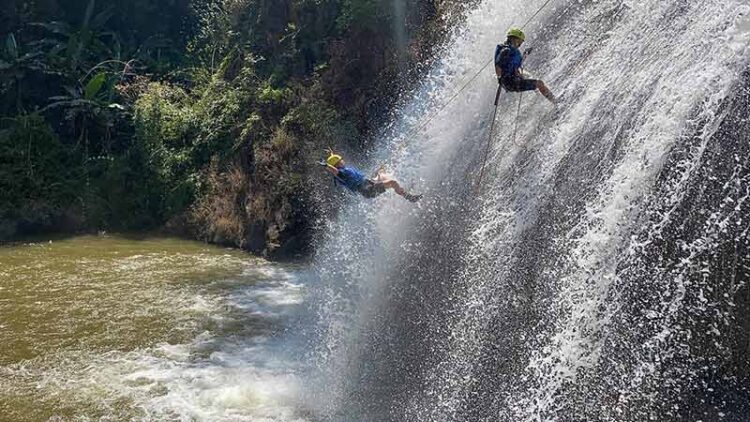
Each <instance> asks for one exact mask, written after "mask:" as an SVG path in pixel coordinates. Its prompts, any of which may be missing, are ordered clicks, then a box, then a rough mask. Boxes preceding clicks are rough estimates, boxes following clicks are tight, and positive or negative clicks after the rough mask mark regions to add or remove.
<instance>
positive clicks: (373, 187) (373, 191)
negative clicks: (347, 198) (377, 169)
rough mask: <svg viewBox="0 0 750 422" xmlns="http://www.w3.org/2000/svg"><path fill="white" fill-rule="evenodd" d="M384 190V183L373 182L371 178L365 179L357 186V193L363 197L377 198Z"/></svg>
mask: <svg viewBox="0 0 750 422" xmlns="http://www.w3.org/2000/svg"><path fill="white" fill-rule="evenodd" d="M385 190H386V189H385V185H383V184H382V183H375V182H373V181H372V180H367V181H366V182H365V183H363V184H362V186H360V187H359V193H361V194H362V196H364V197H365V198H377V197H378V196H380V195H382V194H384V193H385Z"/></svg>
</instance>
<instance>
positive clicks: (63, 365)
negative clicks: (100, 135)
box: [0, 235, 304, 421]
mask: <svg viewBox="0 0 750 422" xmlns="http://www.w3.org/2000/svg"><path fill="white" fill-rule="evenodd" d="M300 274H301V270H300V269H299V268H295V267H294V266H280V265H276V264H271V263H268V262H265V261H263V260H260V259H257V258H253V257H251V256H249V255H247V254H244V253H242V252H239V251H234V250H228V249H223V248H219V247H214V246H208V245H205V244H202V243H197V242H190V241H185V240H176V239H163V238H129V237H123V236H114V235H100V236H83V237H75V238H67V239H60V240H52V241H49V240H45V241H40V242H31V243H17V244H13V245H5V246H2V247H0V421H48V420H51V421H67V420H71V421H89V420H92V421H93V420H97V421H99V420H112V421H115V420H118V421H119V420H175V421H200V420H206V421H208V420H211V421H214V420H227V421H229V420H231V421H235V420H248V421H297V420H302V419H299V418H297V417H296V416H295V411H294V409H293V408H294V406H293V405H292V404H291V403H292V402H293V400H294V397H295V395H296V391H297V388H298V377H297V374H296V372H295V371H296V369H295V368H296V365H295V363H294V361H293V359H291V358H287V357H286V355H287V353H285V352H286V351H287V350H286V347H285V346H284V340H283V336H284V332H285V331H286V329H287V327H286V325H287V322H288V321H289V319H290V318H291V317H292V316H293V315H295V313H296V312H297V310H298V308H299V307H300V305H301V304H302V302H303V297H304V288H303V285H302V283H301V282H300V281H299V280H300V279H301V278H302V277H301V276H300Z"/></svg>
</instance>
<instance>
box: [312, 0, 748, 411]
mask: <svg viewBox="0 0 750 422" xmlns="http://www.w3.org/2000/svg"><path fill="white" fill-rule="evenodd" d="M544 3H545V2H543V1H541V0H536V1H531V2H519V1H508V2H499V1H494V0H487V1H484V2H482V3H481V4H480V5H478V7H477V8H476V9H475V10H474V11H473V12H472V13H471V14H470V15H469V16H467V19H466V22H465V24H464V26H463V27H462V28H461V29H460V30H458V31H457V32H456V34H455V35H454V37H453V42H452V43H451V44H450V45H449V46H448V47H447V48H446V49H445V50H444V52H443V55H442V58H441V60H440V62H439V63H438V65H437V66H436V67H435V69H434V71H433V72H432V73H431V74H430V75H429V76H428V77H427V78H426V80H425V82H424V84H423V86H422V89H421V90H420V91H419V92H417V93H416V95H415V97H414V100H413V101H412V102H411V103H410V104H409V105H407V106H406V107H404V108H403V110H401V112H400V117H399V118H397V119H395V121H394V124H393V126H392V127H390V128H388V130H385V131H384V132H383V133H384V134H383V135H382V145H383V148H382V149H381V151H380V152H379V153H378V156H377V160H380V161H383V162H387V163H388V164H389V165H390V166H391V167H392V168H393V169H394V171H395V173H396V174H397V175H398V176H399V178H401V179H403V180H404V181H406V182H407V184H408V185H413V186H418V187H419V188H421V189H423V190H424V191H425V193H426V199H425V201H424V202H423V203H422V204H421V205H420V206H419V207H416V208H415V207H413V206H412V205H411V204H408V203H406V202H405V201H402V200H400V199H399V198H395V197H386V198H385V199H379V200H377V201H375V202H366V201H361V200H359V199H352V200H351V201H350V204H349V205H348V206H346V207H344V208H343V209H342V210H341V213H340V215H339V217H338V219H337V220H335V221H331V222H328V223H327V226H326V232H327V233H330V234H331V235H330V236H329V237H328V238H327V239H325V240H323V241H321V242H320V244H319V245H318V248H317V251H318V253H317V257H316V259H315V265H316V267H317V269H318V274H319V277H320V280H319V282H318V283H317V285H316V286H315V287H313V293H312V294H313V300H312V303H313V304H314V305H315V306H316V313H317V316H318V318H317V321H316V332H315V335H314V336H312V337H313V339H312V340H311V341H312V342H313V343H314V346H315V347H314V353H313V355H312V358H313V359H312V361H313V362H314V364H315V370H314V371H313V373H314V375H313V376H312V377H313V378H312V380H311V385H315V391H314V392H310V393H309V395H308V399H309V400H308V406H310V407H311V408H312V413H313V414H315V415H317V417H318V418H320V419H322V420H341V421H352V420H357V421H386V420H394V421H484V420H486V421H498V420H499V421H641V420H659V421H666V420H706V421H708V420H738V421H740V420H750V406H748V405H747V404H746V403H747V402H748V399H750V391H748V390H747V387H748V386H747V384H746V382H747V380H748V376H750V365H748V358H747V352H748V351H749V349H750V336H748V334H747V329H748V327H750V320H749V319H748V317H747V315H746V314H747V311H748V309H750V293H749V292H748V287H747V286H746V284H745V283H746V281H747V280H748V275H749V274H748V273H749V272H750V255H749V254H750V252H749V249H748V242H749V241H748V230H750V226H748V224H750V218H748V217H750V214H748V207H749V206H750V161H749V160H750V158H749V157H750V154H749V153H750V145H748V144H749V143H750V135H749V134H750V120H749V119H748V117H747V116H748V110H750V91H749V88H750V73H748V72H747V68H748V64H750V48H749V47H748V44H749V43H750V4H748V3H747V1H746V0H708V1H696V0H669V1H656V0H640V1H639V0H627V1H622V0H618V1H615V0H598V1H579V2H566V1H553V2H551V3H550V4H549V5H548V6H547V7H546V8H545V9H544V10H543V13H541V14H540V15H539V16H538V17H537V18H536V19H535V20H534V21H532V23H531V24H530V25H529V26H527V27H526V28H525V29H526V32H527V36H528V37H529V39H530V41H531V42H530V43H529V44H532V45H533V46H534V47H535V51H534V53H533V55H531V56H530V57H529V59H528V60H527V63H526V67H527V68H528V69H529V70H532V71H533V72H534V74H535V75H537V76H539V77H540V78H541V79H544V80H545V81H546V82H547V84H548V86H550V87H551V88H552V90H553V91H554V92H555V93H556V94H559V95H560V96H561V98H562V104H561V105H560V106H559V107H557V108H554V107H552V106H551V105H550V104H549V103H547V102H546V101H545V100H544V99H543V98H542V97H541V96H539V95H538V94H533V93H532V94H525V95H523V96H522V97H521V98H522V100H521V101H522V110H523V112H522V113H521V114H520V115H519V116H516V113H515V110H516V104H517V103H516V102H517V101H518V100H519V94H509V93H503V94H502V96H501V103H500V113H499V114H498V121H497V127H496V131H495V135H494V138H493V149H492V152H491V154H490V157H489V160H488V164H487V169H488V172H487V174H486V175H485V177H484V183H483V185H482V187H481V192H480V193H479V194H477V193H476V191H475V190H474V189H473V186H472V183H473V180H474V178H475V177H476V174H477V173H478V166H479V165H480V164H481V158H482V155H483V147H484V142H485V139H486V137H487V132H488V129H489V119H490V116H491V112H492V110H491V103H492V98H493V96H494V91H495V87H496V85H495V82H494V78H492V77H491V75H492V71H491V70H490V69H489V68H488V69H487V71H486V73H487V75H486V77H481V78H480V79H479V80H478V82H476V83H474V84H473V85H471V86H470V88H469V89H467V90H466V91H464V92H462V93H461V95H460V96H459V97H458V98H457V99H456V100H455V101H454V102H452V103H451V104H449V105H448V107H446V108H445V109H444V110H442V111H441V112H440V114H439V115H438V116H437V118H435V119H434V120H433V121H432V122H431V123H430V124H429V125H428V126H427V127H426V128H425V129H424V130H422V131H420V132H419V133H418V134H416V135H414V134H409V130H410V128H413V127H416V126H417V125H419V124H420V122H423V121H425V119H427V118H428V116H430V114H431V113H434V112H436V110H437V109H438V106H439V105H440V104H443V103H444V102H445V101H446V100H447V99H448V98H450V97H451V96H452V95H453V93H454V92H455V88H452V87H457V86H461V84H462V83H463V82H465V81H466V80H467V79H468V78H469V77H471V76H472V74H473V72H475V71H476V70H477V69H479V68H481V66H482V65H483V64H484V63H486V61H487V60H488V59H489V58H490V57H491V55H492V53H493V51H494V47H495V45H496V44H497V43H498V42H500V41H502V38H503V33H504V30H505V29H506V28H508V27H510V26H511V25H514V24H515V25H518V24H520V23H523V22H524V21H525V20H526V19H527V18H528V17H529V16H530V15H531V14H532V13H534V11H536V10H538V9H539V7H540V6H542V5H543V4H544ZM516 122H517V123H518V135H517V137H515V139H513V137H512V133H513V130H514V127H513V126H514V124H515V123H516ZM407 135H409V136H407ZM377 160H374V161H373V162H372V163H371V164H373V165H374V164H376V161H377Z"/></svg>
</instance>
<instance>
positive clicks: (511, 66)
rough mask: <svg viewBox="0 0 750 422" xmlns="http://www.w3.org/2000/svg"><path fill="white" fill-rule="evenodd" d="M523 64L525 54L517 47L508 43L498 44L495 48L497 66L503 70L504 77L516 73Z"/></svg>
mask: <svg viewBox="0 0 750 422" xmlns="http://www.w3.org/2000/svg"><path fill="white" fill-rule="evenodd" d="M521 65H523V55H521V51H519V50H518V49H517V48H516V47H513V46H512V45H507V44H501V45H498V46H497V48H496V49H495V66H499V67H500V69H501V70H502V72H503V78H507V77H511V76H514V75H515V74H516V72H517V71H518V69H520V68H521Z"/></svg>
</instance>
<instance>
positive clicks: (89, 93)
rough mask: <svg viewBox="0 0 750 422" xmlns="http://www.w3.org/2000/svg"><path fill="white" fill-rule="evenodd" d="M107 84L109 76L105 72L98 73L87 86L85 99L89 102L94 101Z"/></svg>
mask: <svg viewBox="0 0 750 422" xmlns="http://www.w3.org/2000/svg"><path fill="white" fill-rule="evenodd" d="M105 82H107V74H106V73H104V72H101V73H97V74H96V76H94V77H93V78H91V80H90V81H89V83H88V84H86V89H85V90H84V95H83V97H84V98H86V99H87V100H93V99H94V97H96V94H98V93H99V91H101V89H102V86H104V83H105Z"/></svg>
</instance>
